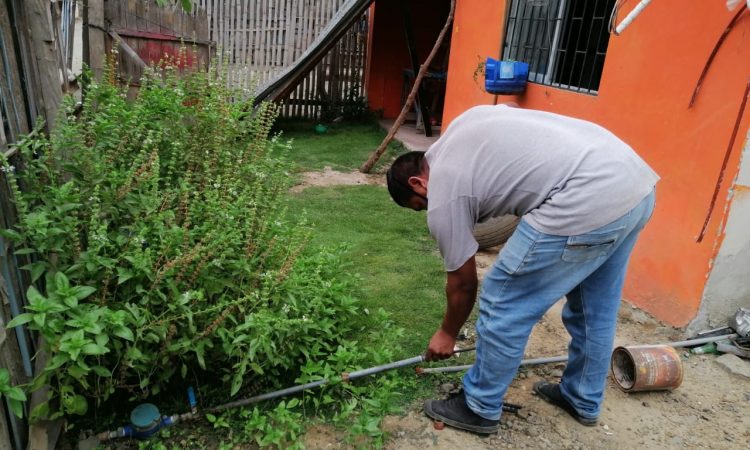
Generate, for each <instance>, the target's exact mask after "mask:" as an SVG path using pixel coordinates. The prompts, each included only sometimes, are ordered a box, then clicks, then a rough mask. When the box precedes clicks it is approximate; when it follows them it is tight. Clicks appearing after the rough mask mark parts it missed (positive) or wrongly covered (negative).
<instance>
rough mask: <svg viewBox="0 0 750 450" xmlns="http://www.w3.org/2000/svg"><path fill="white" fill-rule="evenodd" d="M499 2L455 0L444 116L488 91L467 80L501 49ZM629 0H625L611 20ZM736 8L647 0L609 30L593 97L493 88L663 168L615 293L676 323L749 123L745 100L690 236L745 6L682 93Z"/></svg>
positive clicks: (744, 71) (716, 158)
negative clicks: (601, 130)
mask: <svg viewBox="0 0 750 450" xmlns="http://www.w3.org/2000/svg"><path fill="white" fill-rule="evenodd" d="M480 3H481V6H480ZM505 3H506V2H504V1H496V2H477V1H467V0H463V1H461V0H459V1H458V2H457V11H456V19H455V22H454V26H453V42H452V47H451V59H450V65H449V70H448V86H447V93H446V106H445V111H444V115H443V120H444V125H446V124H447V123H449V122H450V120H452V119H453V118H455V117H456V116H457V115H458V114H460V113H461V112H463V111H464V110H466V109H467V108H469V107H471V106H474V105H478V104H491V103H493V101H494V100H495V97H494V96H492V95H489V94H487V93H485V92H483V89H482V87H483V76H480V77H479V79H478V82H479V83H477V82H475V81H474V79H473V74H474V72H475V70H476V67H477V63H478V62H479V61H483V60H484V59H485V58H486V57H487V56H492V57H498V56H499V55H500V45H501V40H502V36H503V28H504V25H505ZM635 4H637V2H629V3H627V4H626V6H625V10H624V11H622V12H621V13H620V18H623V17H625V15H626V14H627V13H628V12H629V11H630V9H631V8H633V7H634V6H635ZM734 13H735V12H729V11H727V9H726V7H725V2H723V1H711V2H709V1H701V2H685V1H682V0H660V1H658V2H652V3H651V4H650V5H649V6H648V7H647V8H646V9H645V10H644V11H643V13H642V14H641V15H640V16H639V17H638V18H637V19H636V20H635V21H634V22H633V23H632V24H631V25H630V26H629V27H628V28H627V29H626V30H625V31H624V32H623V33H622V34H621V35H620V36H614V35H613V36H611V38H610V41H609V48H608V52H607V57H606V61H605V65H604V73H603V75H602V81H601V85H600V88H599V94H598V95H597V96H592V95H587V94H577V93H574V92H571V91H565V90H560V89H556V88H552V87H547V86H542V85H536V84H530V85H529V87H528V89H527V91H526V93H524V94H523V95H521V96H516V97H508V96H500V98H499V101H500V102H503V101H511V100H513V101H516V102H517V103H519V105H520V106H522V107H525V108H533V109H541V110H547V111H552V112H557V113H562V114H567V115H571V116H575V117H579V118H582V119H587V120H591V121H593V122H596V123H599V124H601V125H602V126H604V127H606V128H608V129H610V130H612V131H613V132H614V133H615V134H617V135H618V136H620V137H621V138H622V139H623V140H624V141H626V142H627V143H629V144H630V145H631V146H633V148H635V149H636V151H637V152H638V153H639V154H640V155H641V156H642V157H643V158H644V159H645V160H646V161H647V162H648V163H649V164H650V165H651V166H652V167H653V168H654V169H655V170H656V171H657V172H658V173H659V174H660V175H661V177H662V180H661V181H660V183H659V185H658V188H657V209H656V212H655V214H654V217H653V219H652V221H651V223H650V224H649V226H648V227H647V229H646V230H645V231H644V233H643V235H642V238H641V239H640V241H639V243H638V246H637V247H636V250H635V252H634V254H633V257H632V260H631V265H630V271H629V275H628V280H627V284H626V289H625V293H624V296H625V298H626V299H628V300H629V301H630V302H632V303H633V304H635V305H636V306H638V307H640V308H642V309H644V310H646V311H649V312H651V313H653V314H654V315H656V316H657V317H658V318H660V319H662V320H664V321H666V322H668V323H670V324H672V325H677V326H683V325H686V324H687V323H688V322H689V321H690V320H691V319H692V318H693V317H694V316H695V314H696V312H697V309H698V307H699V304H700V300H701V296H702V293H703V289H704V286H705V283H706V279H707V276H708V273H709V272H710V266H711V261H712V258H713V257H714V256H715V255H716V252H717V251H718V246H719V244H720V241H721V237H722V236H721V224H722V223H723V221H724V215H725V213H726V211H727V206H728V203H729V198H728V197H729V196H728V193H729V190H730V188H731V186H732V183H733V179H734V177H735V175H736V172H737V168H738V161H739V156H740V152H741V149H742V147H743V146H744V145H746V139H747V133H748V128H749V127H750V110H748V111H746V112H745V114H744V117H743V118H742V120H741V126H740V129H739V133H738V138H737V140H736V142H735V144H734V148H733V149H732V156H731V158H730V160H729V164H728V169H727V171H726V174H725V177H724V182H723V183H722V186H721V191H720V195H719V198H718V202H717V205H716V208H715V210H714V213H713V215H712V219H711V222H710V226H709V228H708V232H707V234H706V238H705V239H704V240H703V242H702V243H697V242H696V237H697V235H698V234H699V232H700V229H701V227H702V225H703V222H704V219H705V216H706V213H707V210H708V206H709V203H710V200H711V196H712V194H713V191H714V187H715V185H716V182H717V179H718V174H719V170H720V168H721V164H722V160H723V158H724V155H725V151H726V149H727V145H728V143H729V141H730V136H731V134H732V129H733V126H734V123H735V120H736V118H737V114H738V111H739V108H740V103H741V100H742V94H743V92H744V89H745V87H746V85H747V83H748V79H750V12H748V11H746V12H745V13H744V15H743V16H742V18H741V20H740V21H739V22H738V23H737V25H736V26H735V28H734V29H733V31H732V32H731V33H730V34H729V35H728V37H727V39H726V40H725V42H724V44H723V46H722V47H721V49H720V51H719V53H718V54H717V56H716V58H715V60H714V62H713V64H712V66H711V68H710V70H709V72H708V75H707V77H706V79H705V81H704V83H703V86H702V88H701V90H700V93H699V96H698V99H697V102H696V104H695V105H694V106H693V108H692V109H688V102H689V100H690V96H691V95H692V92H693V89H694V87H695V85H696V82H697V80H698V77H699V75H700V72H701V70H702V69H703V66H704V64H705V62H706V60H707V59H708V56H709V54H710V53H711V50H712V48H713V46H714V45H715V43H716V42H717V40H718V39H719V37H720V36H721V34H722V33H723V32H724V30H725V28H726V26H727V25H728V23H729V21H730V20H731V18H732V17H733V16H734Z"/></svg>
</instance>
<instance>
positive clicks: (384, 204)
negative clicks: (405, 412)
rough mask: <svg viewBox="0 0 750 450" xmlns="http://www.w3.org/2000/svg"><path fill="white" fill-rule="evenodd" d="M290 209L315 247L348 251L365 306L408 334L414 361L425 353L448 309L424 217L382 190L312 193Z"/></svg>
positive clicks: (295, 201)
mask: <svg viewBox="0 0 750 450" xmlns="http://www.w3.org/2000/svg"><path fill="white" fill-rule="evenodd" d="M291 209H293V210H295V211H300V212H302V211H306V214H307V218H308V220H309V221H310V222H311V223H312V224H313V227H314V230H315V231H314V235H313V240H312V243H311V244H312V245H313V246H315V245H324V246H335V245H342V244H343V245H346V246H347V247H348V250H347V252H346V254H345V260H346V261H347V262H348V263H350V264H351V266H350V267H351V270H352V271H353V272H355V273H357V274H359V275H360V277H361V279H362V295H363V297H362V299H361V300H362V304H363V306H364V307H366V308H368V309H370V310H374V309H377V308H380V307H382V308H384V309H385V310H386V311H388V312H389V313H390V314H391V316H392V318H393V320H394V321H395V322H396V323H397V324H398V325H399V326H401V327H403V328H405V329H406V336H405V338H404V342H403V347H404V349H405V350H407V351H408V353H409V354H410V355H409V356H413V355H417V354H419V353H421V352H423V351H424V350H425V346H426V345H427V342H428V340H429V338H430V337H431V336H432V334H433V333H434V332H435V330H436V329H437V326H438V325H440V322H441V320H442V317H443V311H444V308H445V300H444V293H443V287H444V284H445V273H444V271H443V266H442V260H441V258H440V255H439V254H438V252H437V249H436V246H435V243H434V242H433V240H432V238H431V237H430V235H429V233H428V231H427V225H426V223H425V215H424V213H417V212H413V211H409V210H406V209H403V208H399V207H398V206H396V204H395V203H393V202H392V201H391V199H390V197H389V196H388V192H387V191H386V189H385V188H384V187H380V186H333V187H325V188H308V189H306V190H305V191H303V192H302V193H300V194H298V195H295V196H294V197H293V200H292V208H291Z"/></svg>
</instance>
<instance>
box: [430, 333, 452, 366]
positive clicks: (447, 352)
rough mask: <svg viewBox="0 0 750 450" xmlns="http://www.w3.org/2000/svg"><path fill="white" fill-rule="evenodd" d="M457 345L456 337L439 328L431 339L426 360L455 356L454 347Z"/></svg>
mask: <svg viewBox="0 0 750 450" xmlns="http://www.w3.org/2000/svg"><path fill="white" fill-rule="evenodd" d="M455 346H456V338H455V337H453V336H451V335H450V334H448V333H446V332H445V331H443V329H442V328H440V329H438V330H437V332H435V334H433V335H432V339H430V345H428V346H427V352H426V353H425V356H424V359H425V360H426V361H438V360H441V359H446V358H450V357H451V356H453V349H454V348H455Z"/></svg>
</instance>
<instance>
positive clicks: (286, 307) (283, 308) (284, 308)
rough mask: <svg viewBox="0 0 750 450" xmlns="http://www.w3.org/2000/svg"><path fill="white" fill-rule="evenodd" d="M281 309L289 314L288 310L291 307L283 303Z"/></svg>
mask: <svg viewBox="0 0 750 450" xmlns="http://www.w3.org/2000/svg"><path fill="white" fill-rule="evenodd" d="M281 310H282V311H284V313H286V314H289V311H291V310H292V308H291V307H289V305H284V306H282V307H281Z"/></svg>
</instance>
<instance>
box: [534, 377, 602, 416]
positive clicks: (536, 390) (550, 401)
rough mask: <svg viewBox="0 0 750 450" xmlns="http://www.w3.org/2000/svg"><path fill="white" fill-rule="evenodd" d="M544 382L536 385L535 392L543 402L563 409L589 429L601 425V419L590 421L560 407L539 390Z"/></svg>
mask: <svg viewBox="0 0 750 450" xmlns="http://www.w3.org/2000/svg"><path fill="white" fill-rule="evenodd" d="M544 384H545V382H544V381H540V382H538V383H534V392H535V393H536V395H538V396H539V398H541V399H542V400H544V401H545V402H547V403H549V404H550V405H554V406H557V407H558V408H560V409H562V410H563V411H565V412H566V413H568V414H569V415H570V416H571V417H572V418H574V419H575V420H576V421H577V422H578V423H580V424H581V425H584V426H587V427H595V426H596V425H597V423H599V419H588V418H586V417H583V416H580V415H578V414H577V413H575V412H573V411H569V410H568V409H567V408H565V407H564V406H562V405H558V404H557V403H556V402H555V401H554V400H553V399H552V398H551V397H549V396H547V395H546V394H545V393H544V392H542V391H541V389H539V387H540V386H542V385H544Z"/></svg>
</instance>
